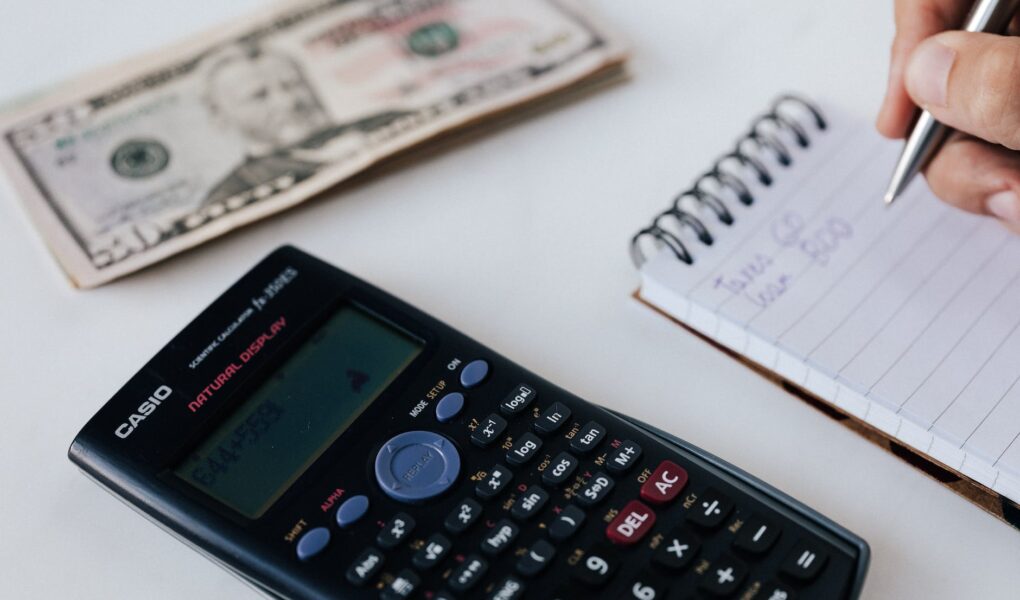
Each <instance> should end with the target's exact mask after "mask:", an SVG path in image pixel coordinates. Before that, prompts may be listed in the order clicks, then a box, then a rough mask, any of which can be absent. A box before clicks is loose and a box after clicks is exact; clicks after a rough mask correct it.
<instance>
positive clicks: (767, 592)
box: [758, 581, 796, 600]
mask: <svg viewBox="0 0 1020 600" xmlns="http://www.w3.org/2000/svg"><path fill="white" fill-rule="evenodd" d="M762 590H763V591H764V593H763V594H762V595H761V596H758V597H759V598H761V600H794V598H796V595H795V594H794V593H793V592H792V591H790V588H788V587H786V586H785V585H780V584H778V583H776V582H775V581H772V582H769V583H768V584H767V585H766V586H765V587H763V588H762Z"/></svg>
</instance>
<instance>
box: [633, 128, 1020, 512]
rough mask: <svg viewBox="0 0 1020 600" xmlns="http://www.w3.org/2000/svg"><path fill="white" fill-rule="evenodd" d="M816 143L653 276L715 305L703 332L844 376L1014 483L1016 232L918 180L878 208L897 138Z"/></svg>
mask: <svg viewBox="0 0 1020 600" xmlns="http://www.w3.org/2000/svg"><path fill="white" fill-rule="evenodd" d="M821 152H822V153H823V154H824V156H823V158H822V159H821V160H820V161H819V162H816V163H814V166H813V167H812V168H811V169H810V172H806V173H797V168H796V166H794V167H793V168H791V169H790V173H779V174H777V175H776V179H777V181H781V179H782V177H787V176H789V177H790V179H791V180H796V181H797V184H796V185H795V186H792V187H790V186H788V187H785V188H780V187H779V186H777V188H776V189H773V190H770V189H759V190H756V192H757V194H758V197H756V203H755V205H754V206H753V207H751V208H750V209H748V211H747V214H746V215H741V216H746V219H745V221H746V222H744V223H741V222H738V223H736V224H735V225H734V226H733V227H732V231H731V232H728V231H726V230H722V231H720V232H719V233H718V235H717V237H718V240H717V242H716V243H715V244H713V247H712V248H711V249H709V250H707V251H704V252H702V253H701V255H700V256H699V258H700V259H702V260H696V261H695V265H693V266H685V267H684V268H682V269H681V268H675V269H673V270H671V271H668V272H667V271H666V270H662V271H656V270H655V269H654V268H653V269H652V270H650V271H649V274H650V276H652V277H661V278H662V281H661V282H660V283H661V288H662V289H668V290H671V292H670V293H672V294H676V295H678V296H680V297H682V298H683V300H684V302H686V303H687V304H686V305H687V306H691V307H696V310H694V309H692V310H690V311H689V312H690V313H691V314H698V315H708V316H710V317H713V316H714V317H713V318H714V319H716V322H717V325H715V326H714V327H706V326H701V329H702V330H705V331H708V335H714V334H713V333H712V331H716V332H726V333H725V335H726V336H727V344H728V345H729V346H730V347H735V348H736V349H737V350H738V351H741V348H745V349H746V351H747V352H751V351H752V349H753V350H754V354H755V355H756V356H759V357H760V356H770V354H769V352H765V351H763V350H762V349H763V348H765V347H771V348H773V351H772V354H771V356H774V357H777V358H773V359H771V362H770V363H769V364H766V365H765V366H767V367H769V368H778V367H777V365H779V364H786V365H787V366H790V365H801V366H799V367H798V368H797V369H793V370H792V371H790V372H800V373H807V372H810V373H812V374H814V375H812V376H813V377H825V378H828V379H831V383H829V384H826V385H817V386H816V388H817V389H825V390H833V392H832V394H833V395H834V396H835V395H836V392H837V391H838V390H839V389H840V388H841V387H843V388H846V389H847V390H849V391H850V393H852V394H854V395H855V397H859V398H862V399H863V401H864V402H865V403H866V406H865V409H864V410H863V412H862V414H865V415H867V414H869V413H874V415H875V416H874V418H875V419H881V420H882V423H883V425H882V428H883V429H885V430H887V431H889V432H890V433H891V434H893V435H896V434H897V432H899V431H900V430H901V429H903V431H904V436H907V429H906V428H904V426H901V425H899V423H900V421H903V422H909V424H910V427H909V430H910V436H912V437H910V443H913V444H920V445H926V446H927V447H926V448H920V450H921V451H928V449H932V451H933V452H934V451H936V450H937V451H939V452H940V453H942V454H940V456H943V457H945V456H959V457H961V458H960V459H959V460H958V461H956V462H958V463H959V464H951V465H950V466H952V467H954V468H959V469H963V470H968V469H969V471H968V473H970V474H972V475H973V476H974V477H976V478H980V479H979V480H981V481H982V482H984V483H985V484H986V485H989V486H992V487H994V486H995V485H996V480H997V478H998V477H999V476H1000V474H1001V473H1006V474H1008V475H1003V477H1012V478H1014V479H1015V480H1018V481H1020V236H1017V235H1015V234H1012V233H1010V232H1008V231H1007V230H1006V229H1004V228H1003V227H1001V226H1000V225H999V224H998V223H996V222H993V221H991V220H988V219H985V218H982V217H979V216H975V215H970V214H966V213H962V212H960V211H957V210H955V209H953V208H950V207H948V206H947V205H945V204H944V203H942V202H940V201H938V200H937V199H936V198H934V196H932V194H931V193H930V192H929V191H928V190H927V188H926V187H925V186H924V184H923V183H918V184H915V185H914V186H913V187H912V188H910V189H909V190H908V193H907V195H906V196H905V197H904V198H903V199H902V200H901V201H900V202H898V203H897V204H896V205H894V206H893V207H891V208H888V207H886V206H884V205H883V203H882V202H881V196H882V191H883V190H882V186H883V184H884V183H885V181H886V178H887V176H888V169H889V165H891V164H893V162H894V160H895V157H896V152H897V148H896V145H895V144H890V143H888V142H884V141H881V140H879V139H878V137H877V136H876V135H875V134H873V133H871V132H870V128H866V127H865V126H857V128H856V129H855V132H854V134H853V135H851V136H850V137H848V138H844V140H843V142H842V143H840V144H834V145H829V146H828V147H826V148H823V149H822V150H821ZM728 233H731V234H732V235H730V236H729V237H727V234H728ZM652 301H653V302H654V301H655V300H654V299H652ZM663 303H664V304H668V303H669V302H668V299H665V300H664V302H663ZM706 322H707V321H704V319H702V323H706ZM723 324H724V325H725V326H723ZM734 331H736V332H740V331H743V332H744V335H745V337H746V339H747V341H746V342H745V343H744V344H743V345H742V346H741V345H740V344H735V343H733V340H736V339H738V336H736V335H735V334H734V333H733V332H734ZM719 335H723V334H722V333H720V334H719ZM775 353H778V355H777V354H775ZM788 370H789V369H788ZM826 399H827V400H830V401H833V402H835V401H836V399H835V398H834V397H833V398H826ZM879 407H880V408H879ZM880 413H881V414H880ZM877 422H878V421H877V420H876V423H877ZM926 436H927V437H926ZM926 440H927V441H926ZM945 448H949V449H950V450H952V451H953V452H956V453H957V454H952V452H950V453H949V454H946V452H945ZM947 460H948V459H947ZM1004 485H1005V484H1004ZM1015 485H1017V484H1015V483H1010V484H1009V486H1015ZM1003 489H1007V488H1005V487H1004V488H1003ZM1008 489H1011V490H1012V489H1018V488H1015V487H1009V488H1008ZM1016 499H1017V500H1020V498H1016Z"/></svg>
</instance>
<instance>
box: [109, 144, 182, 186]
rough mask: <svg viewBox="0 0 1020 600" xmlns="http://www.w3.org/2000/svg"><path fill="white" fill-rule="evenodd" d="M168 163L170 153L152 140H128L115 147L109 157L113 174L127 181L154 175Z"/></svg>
mask: <svg viewBox="0 0 1020 600" xmlns="http://www.w3.org/2000/svg"><path fill="white" fill-rule="evenodd" d="M169 163H170V151H169V150H167V149H166V146H164V145H163V144H161V143H159V142H157V141H156V140H153V139H137V140H128V141H126V142H124V143H123V144H121V145H120V146H117V149H116V150H114V151H113V154H112V155H111V156H110V166H111V167H113V170H114V172H115V173H117V174H118V175H120V176H121V177H127V178H129V179H142V178H144V177H149V176H150V175H155V174H156V173H159V172H160V171H162V170H163V169H165V168H166V166H167V164H169Z"/></svg>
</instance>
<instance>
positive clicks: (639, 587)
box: [626, 571, 666, 600]
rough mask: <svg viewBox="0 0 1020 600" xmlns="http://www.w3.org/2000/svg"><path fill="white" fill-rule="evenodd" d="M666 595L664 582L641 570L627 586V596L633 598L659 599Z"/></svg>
mask: <svg viewBox="0 0 1020 600" xmlns="http://www.w3.org/2000/svg"><path fill="white" fill-rule="evenodd" d="M665 596H666V582H664V581H663V580H662V579H661V578H659V577H656V576H655V575H653V574H651V573H649V572H648V571H642V572H641V573H640V574H639V575H638V576H637V578H636V579H635V580H634V581H633V582H631V584H630V587H628V588H627V596H626V597H627V598H634V599H635V600H659V599H661V598H664V597H665Z"/></svg>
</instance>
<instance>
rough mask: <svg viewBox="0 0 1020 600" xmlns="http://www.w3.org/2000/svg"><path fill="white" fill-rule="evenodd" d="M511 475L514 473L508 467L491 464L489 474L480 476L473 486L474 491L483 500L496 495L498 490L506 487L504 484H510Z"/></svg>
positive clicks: (500, 490)
mask: <svg viewBox="0 0 1020 600" xmlns="http://www.w3.org/2000/svg"><path fill="white" fill-rule="evenodd" d="M513 476H514V474H513V473H512V472H511V471H510V469H508V468H506V467H504V466H503V465H493V466H492V469H490V470H489V474H488V475H486V476H485V477H484V478H482V480H481V481H479V482H478V485H476V486H475V493H476V494H478V497H479V498H482V499H483V500H488V499H489V498H492V497H494V496H498V495H499V493H500V492H502V491H503V490H504V489H506V486H508V485H510V480H511V479H513Z"/></svg>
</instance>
